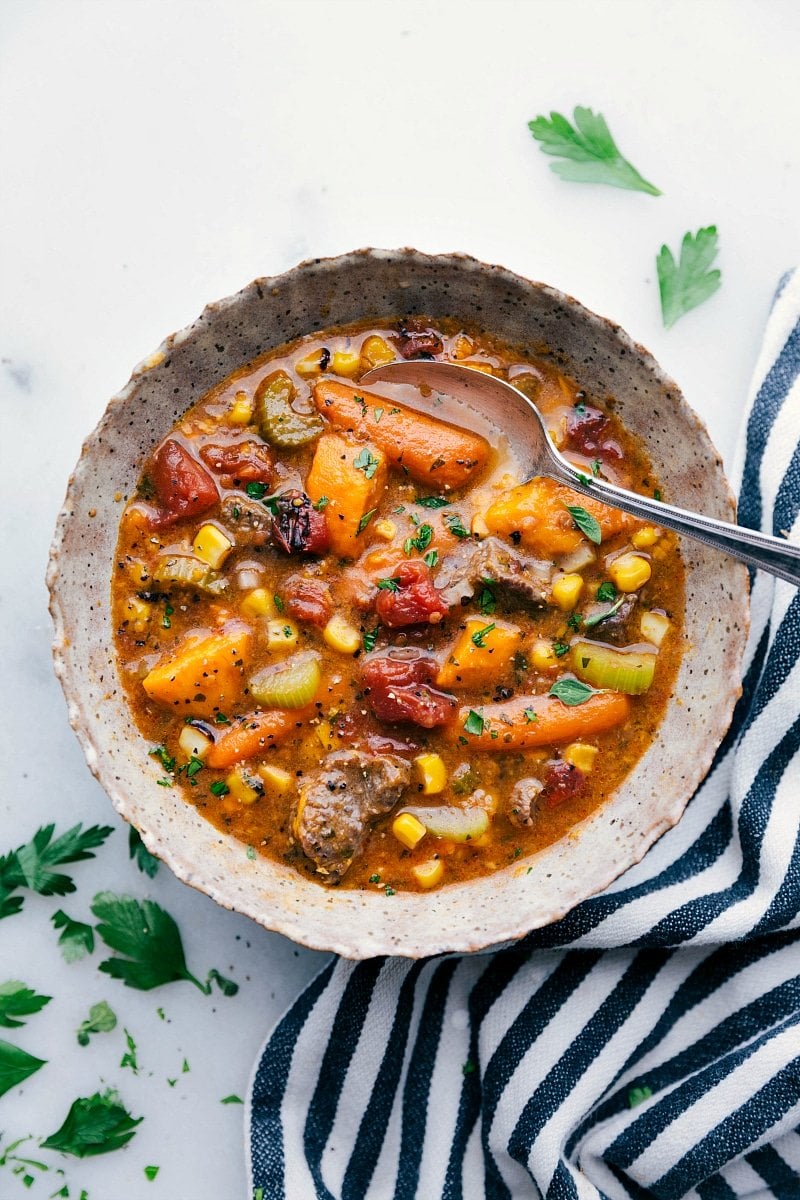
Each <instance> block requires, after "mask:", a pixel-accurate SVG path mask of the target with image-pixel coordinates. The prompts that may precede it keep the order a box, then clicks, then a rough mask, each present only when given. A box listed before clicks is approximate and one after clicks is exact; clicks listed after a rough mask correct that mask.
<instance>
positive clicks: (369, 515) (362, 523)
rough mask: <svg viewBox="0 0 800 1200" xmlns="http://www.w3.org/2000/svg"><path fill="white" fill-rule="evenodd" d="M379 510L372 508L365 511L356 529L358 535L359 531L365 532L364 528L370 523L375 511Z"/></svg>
mask: <svg viewBox="0 0 800 1200" xmlns="http://www.w3.org/2000/svg"><path fill="white" fill-rule="evenodd" d="M377 511H378V510H377V508H371V509H370V510H369V512H365V513H364V515H363V517H362V518H361V520H360V521H359V522H358V529H357V530H356V537H358V535H359V533H363V532H364V530H365V529H366V528H367V526H368V525H369V523H370V521H371V520H372V518H373V517H374V516H375V513H376V512H377Z"/></svg>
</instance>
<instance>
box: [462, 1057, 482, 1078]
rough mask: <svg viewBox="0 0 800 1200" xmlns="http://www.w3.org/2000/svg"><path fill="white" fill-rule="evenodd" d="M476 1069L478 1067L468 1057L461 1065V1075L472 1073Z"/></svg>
mask: <svg viewBox="0 0 800 1200" xmlns="http://www.w3.org/2000/svg"><path fill="white" fill-rule="evenodd" d="M477 1069H478V1068H477V1067H476V1065H475V1063H474V1062H473V1061H472V1059H471V1058H468V1059H467V1061H466V1062H465V1063H464V1064H463V1065H462V1067H461V1074H462V1075H474V1074H475V1072H476V1071H477Z"/></svg>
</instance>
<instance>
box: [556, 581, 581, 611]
mask: <svg viewBox="0 0 800 1200" xmlns="http://www.w3.org/2000/svg"><path fill="white" fill-rule="evenodd" d="M582 591H583V576H582V575H577V574H574V573H573V574H569V575H561V576H560V577H559V578H558V579H557V580H556V581H555V583H554V584H553V587H552V596H553V599H554V600H555V602H556V604H557V605H558V607H559V608H560V609H561V610H562V612H569V611H570V609H573V608H574V607H575V605H576V604H577V603H578V598H579V597H580V594H581V592H582Z"/></svg>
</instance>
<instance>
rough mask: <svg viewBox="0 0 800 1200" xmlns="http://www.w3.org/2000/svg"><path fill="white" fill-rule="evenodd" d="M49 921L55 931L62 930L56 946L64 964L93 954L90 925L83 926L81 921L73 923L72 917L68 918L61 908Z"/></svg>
mask: <svg viewBox="0 0 800 1200" xmlns="http://www.w3.org/2000/svg"><path fill="white" fill-rule="evenodd" d="M50 920H51V921H52V922H53V924H54V926H55V927H56V929H60V930H62V933H61V936H60V938H59V939H58V944H59V946H60V948H61V954H62V955H63V958H64V962H68V963H71V962H77V961H78V959H81V958H85V957H86V955H87V954H92V953H93V951H94V931H93V930H92V927H91V925H84V923H83V922H82V921H73V919H72V917H68V916H67V914H66V913H65V912H64V910H63V909H61V908H60V909H59V910H58V912H55V913H53V915H52V917H51V918H50Z"/></svg>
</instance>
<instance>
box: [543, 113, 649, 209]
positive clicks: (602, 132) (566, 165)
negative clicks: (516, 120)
mask: <svg viewBox="0 0 800 1200" xmlns="http://www.w3.org/2000/svg"><path fill="white" fill-rule="evenodd" d="M572 116H573V120H574V122H575V125H574V126H572V125H571V124H570V123H569V121H568V120H567V118H566V117H564V116H562V114H561V113H557V112H551V113H550V117H549V119H548V118H547V117H541V116H540V117H537V118H536V120H535V121H529V122H528V128H529V129H530V131H531V133H532V134H533V136H534V138H535V139H536V141H537V142H538V143H539V149H540V150H541V151H542V153H543V154H552V155H554V156H555V157H557V158H560V159H563V160H564V161H563V162H555V163H551V164H550V170H551V171H554V172H555V174H556V175H558V176H559V178H561V179H568V180H571V181H572V182H573V183H605V184H608V185H609V187H618V188H628V189H629V190H631V191H635V192H646V193H647V194H648V195H649V196H660V195H661V192H660V190H659V189H658V188H657V187H656V186H655V185H654V184H652V183H648V181H647V180H646V179H644V178H643V177H642V176H641V175H640V174H639V172H638V171H637V170H636V168H635V167H634V166H633V164H632V163H630V162H628V160H627V159H626V158H623V157H622V155H621V154H620V152H619V149H618V148H617V144H616V142H615V141H614V139H613V137H612V136H611V131H610V130H609V128H608V125H607V124H606V120H605V117H603V116H602V114H601V113H596V114H595V113H593V112H592V110H591V109H590V108H581V107H580V106H578V107H576V108H575V110H574V111H573V114H572Z"/></svg>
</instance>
